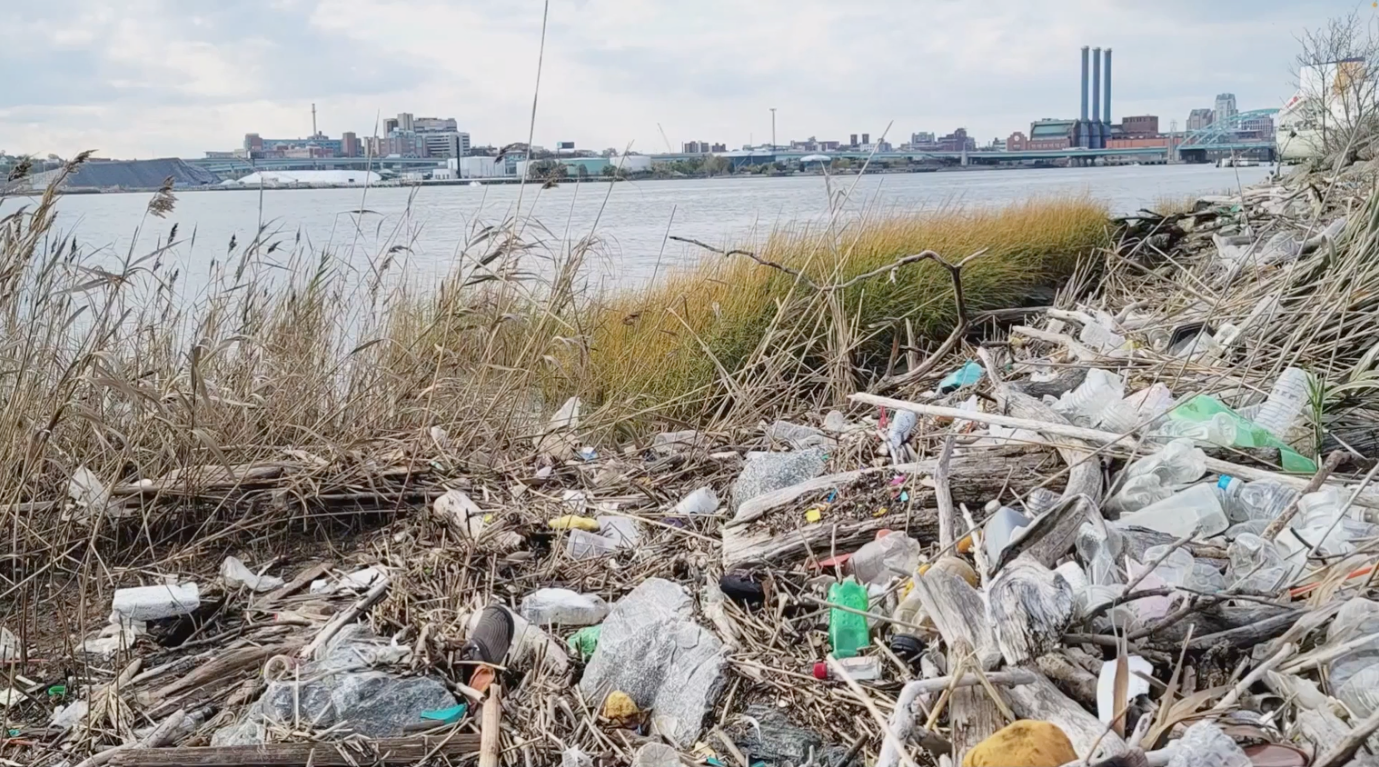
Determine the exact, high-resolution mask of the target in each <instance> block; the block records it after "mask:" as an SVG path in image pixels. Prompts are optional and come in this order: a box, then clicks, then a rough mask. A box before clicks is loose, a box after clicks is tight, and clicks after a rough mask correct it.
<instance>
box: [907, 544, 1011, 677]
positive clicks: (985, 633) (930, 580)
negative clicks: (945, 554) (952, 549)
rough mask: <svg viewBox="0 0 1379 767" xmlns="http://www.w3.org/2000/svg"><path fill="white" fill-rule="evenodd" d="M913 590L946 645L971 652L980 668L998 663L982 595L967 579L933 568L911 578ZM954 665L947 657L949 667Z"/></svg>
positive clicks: (999, 655) (999, 658)
mask: <svg viewBox="0 0 1379 767" xmlns="http://www.w3.org/2000/svg"><path fill="white" fill-rule="evenodd" d="M915 592H916V593H917V594H919V599H920V602H921V604H923V605H924V613H925V614H926V615H928V616H929V619H930V620H932V621H933V622H934V627H935V628H937V629H938V632H939V634H941V635H942V636H943V641H944V642H945V643H946V644H947V645H948V647H949V648H956V649H958V650H960V651H961V652H964V653H966V652H975V653H976V654H977V660H978V662H979V663H980V665H981V667H982V668H994V667H995V665H996V664H997V663H999V662H1000V660H1001V651H1000V649H999V648H998V647H997V645H996V636H995V634H994V633H993V632H992V630H991V624H990V623H989V622H988V621H987V618H986V607H985V605H984V603H983V601H982V595H981V594H980V593H978V591H977V590H976V589H974V588H972V587H971V586H970V585H968V583H967V581H965V580H963V579H962V578H960V577H958V576H957V575H955V574H953V573H950V572H948V571H947V570H944V569H940V568H937V567H935V568H932V569H930V570H929V571H928V572H927V573H925V574H924V575H921V576H919V577H918V578H916V579H915ZM954 667H955V664H954V662H953V661H952V660H950V661H949V668H950V669H952V668H954Z"/></svg>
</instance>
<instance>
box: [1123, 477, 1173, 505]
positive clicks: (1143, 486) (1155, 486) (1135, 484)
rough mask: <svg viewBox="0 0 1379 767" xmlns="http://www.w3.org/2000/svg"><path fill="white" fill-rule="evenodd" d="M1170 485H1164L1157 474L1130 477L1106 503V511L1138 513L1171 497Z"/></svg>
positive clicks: (1171, 489)
mask: <svg viewBox="0 0 1379 767" xmlns="http://www.w3.org/2000/svg"><path fill="white" fill-rule="evenodd" d="M1173 491H1174V488H1173V486H1172V485H1164V483H1163V480H1161V479H1159V475H1158V474H1143V475H1141V476H1138V477H1131V478H1129V479H1127V480H1125V482H1124V483H1122V484H1121V486H1120V489H1119V490H1117V491H1116V493H1115V495H1112V496H1111V497H1110V498H1109V499H1108V500H1107V501H1106V509H1107V510H1108V511H1114V512H1118V513H1121V514H1125V513H1128V512H1131V511H1139V510H1140V509H1143V508H1144V507H1146V506H1150V505H1152V504H1155V503H1158V502H1159V501H1162V500H1164V499H1165V498H1168V497H1169V496H1171V495H1173Z"/></svg>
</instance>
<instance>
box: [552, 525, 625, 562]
mask: <svg viewBox="0 0 1379 767" xmlns="http://www.w3.org/2000/svg"><path fill="white" fill-rule="evenodd" d="M619 548H620V546H618V542H617V541H615V540H613V539H611V538H605V537H603V536H602V535H599V534H598V533H589V532H585V531H583V530H571V531H570V538H569V541H568V542H567V543H566V544H565V552H566V553H567V554H569V555H570V558H571V559H597V558H598V557H606V556H609V555H611V554H613V553H614V552H616V551H617V550H618V549H619Z"/></svg>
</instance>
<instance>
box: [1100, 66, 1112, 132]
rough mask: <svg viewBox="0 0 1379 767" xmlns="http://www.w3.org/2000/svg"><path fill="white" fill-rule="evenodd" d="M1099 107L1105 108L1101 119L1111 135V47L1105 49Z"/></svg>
mask: <svg viewBox="0 0 1379 767" xmlns="http://www.w3.org/2000/svg"><path fill="white" fill-rule="evenodd" d="M1101 108H1102V109H1103V110H1105V114H1104V115H1103V116H1102V118H1101V121H1102V122H1104V123H1106V135H1108V136H1109V135H1111V49H1110V48H1107V49H1106V95H1105V96H1104V97H1103V99H1102V104H1101Z"/></svg>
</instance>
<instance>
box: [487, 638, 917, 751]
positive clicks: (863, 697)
mask: <svg viewBox="0 0 1379 767" xmlns="http://www.w3.org/2000/svg"><path fill="white" fill-rule="evenodd" d="M826 660H827V661H828V668H829V670H830V671H832V672H833V674H834V675H835V676H837V677H838V678H839V679H841V680H843V684H846V685H847V686H848V689H849V690H851V691H852V694H853V695H854V696H856V698H857V700H858V701H860V702H861V703H862V705H863V706H864V707H865V708H866V709H867V711H868V712H870V713H871V715H872V718H873V719H875V720H876V724H877V725H879V726H880V727H881V732H882V733H883V734H884V735H885V737H886V738H887V739H889V740H894V741H895V742H896V743H898V744H899V746H900V747H899V748H898V749H897V752H898V755H899V756H900V761H901V762H903V763H904V764H905V767H919V765H917V764H915V760H914V759H911V758H910V754H909V752H908V751H906V750H905V743H904V741H902V740H901V739H900V738H897V737H896V736H895V733H894V732H891V726H890V724H888V723H887V722H886V717H884V716H882V715H881V711H880V710H879V709H878V708H877V707H876V704H875V703H872V701H871V698H869V697H868V696H867V693H866V691H865V690H863V689H862V685H860V684H857V681H856V680H854V679H853V678H852V676H851V675H850V674H848V670H847V669H845V668H843V664H841V663H839V662H838V659H837V658H835V657H833V653H829V654H828V656H827V658H826ZM479 767H497V762H494V763H493V765H485V764H484V763H483V762H482V761H481V762H479Z"/></svg>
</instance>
